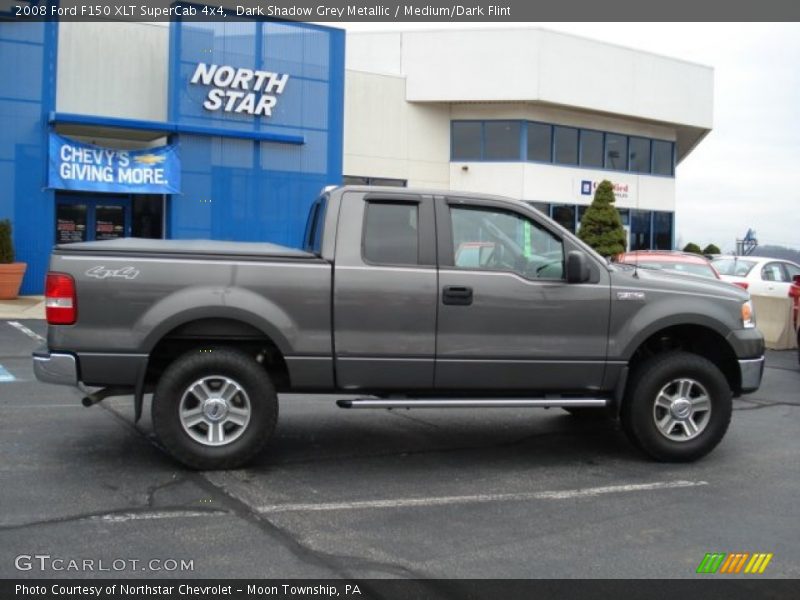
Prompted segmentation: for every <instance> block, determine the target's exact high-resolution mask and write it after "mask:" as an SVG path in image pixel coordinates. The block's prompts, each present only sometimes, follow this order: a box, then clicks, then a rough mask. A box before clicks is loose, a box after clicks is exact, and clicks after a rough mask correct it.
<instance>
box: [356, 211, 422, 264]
mask: <svg viewBox="0 0 800 600" xmlns="http://www.w3.org/2000/svg"><path fill="white" fill-rule="evenodd" d="M417 212H418V206H417V205H416V204H409V203H399V202H369V203H367V215H366V218H365V219H364V246H363V247H364V260H365V261H366V262H369V263H373V264H381V265H416V264H419V234H418V233H417V232H418V227H417V224H418V222H419V219H418V215H417Z"/></svg>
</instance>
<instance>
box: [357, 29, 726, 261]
mask: <svg viewBox="0 0 800 600" xmlns="http://www.w3.org/2000/svg"><path fill="white" fill-rule="evenodd" d="M712 108H713V69H711V68H710V67H706V66H703V65H697V64H693V63H688V62H685V61H682V60H676V59H672V58H667V57H663V56H658V55H654V54H651V53H647V52H641V51H637V50H633V49H630V48H624V47H621V46H616V45H613V44H607V43H602V42H597V41H593V40H588V39H585V38H580V37H576V36H572V35H567V34H562V33H556V32H552V31H547V30H542V29H537V28H519V29H486V30H472V29H471V30H452V29H447V30H441V31H417V32H386V33H351V34H348V37H347V52H346V76H345V129H344V176H345V182H348V183H372V184H384V185H385V184H389V185H408V186H425V187H433V188H439V189H445V190H447V189H452V190H464V191H475V192H485V193H493V194H502V195H505V196H510V197H513V198H517V199H521V200H525V201H528V202H531V203H533V204H534V205H535V206H536V207H537V208H539V209H540V210H542V211H544V212H546V213H547V214H549V215H550V216H552V217H553V218H554V219H555V220H556V221H558V222H559V223H561V224H562V225H563V226H565V227H566V228H567V229H570V230H572V231H576V230H577V228H578V225H579V223H580V219H581V217H582V216H583V213H584V211H585V208H586V207H587V206H588V205H589V204H590V203H591V200H592V197H593V193H594V188H595V187H596V186H597V184H598V183H599V182H600V181H602V180H604V179H608V180H610V181H611V182H612V183H613V184H614V187H615V192H616V197H617V207H618V209H619V210H620V215H621V217H622V220H623V223H624V224H625V226H626V229H627V230H628V233H629V248H630V249H646V248H654V249H671V248H672V247H673V245H674V237H675V230H674V212H675V167H676V165H677V164H678V163H680V161H681V160H683V159H684V158H685V157H686V156H687V155H688V154H689V153H690V152H691V151H692V150H693V149H694V148H695V146H696V145H697V144H698V143H699V142H700V141H701V140H702V139H703V138H704V137H705V136H706V135H707V134H708V133H709V131H710V130H711V126H712Z"/></svg>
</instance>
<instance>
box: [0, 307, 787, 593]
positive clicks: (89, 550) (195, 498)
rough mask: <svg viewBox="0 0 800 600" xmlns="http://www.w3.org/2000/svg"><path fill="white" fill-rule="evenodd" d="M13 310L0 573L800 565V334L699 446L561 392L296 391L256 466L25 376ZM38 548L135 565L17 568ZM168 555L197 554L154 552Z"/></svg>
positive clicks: (383, 573) (3, 389) (2, 325)
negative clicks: (630, 437) (415, 395)
mask: <svg viewBox="0 0 800 600" xmlns="http://www.w3.org/2000/svg"><path fill="white" fill-rule="evenodd" d="M21 324H22V325H24V326H26V327H27V328H28V329H29V330H31V331H29V332H25V331H24V330H21V329H18V328H15V327H12V326H11V325H9V323H8V322H7V321H0V365H2V368H0V456H1V457H2V461H0V577H20V576H22V577H37V578H38V577H73V576H74V577H92V576H100V577H107V576H110V575H112V576H113V575H118V576H125V577H154V576H156V577H163V576H170V577H181V576H186V577H207V578H211V577H259V578H269V577H314V578H317V577H319V578H327V577H420V578H445V577H447V578H450V577H454V578H455V577H459V578H470V577H475V578H511V577H514V578H531V577H572V578H578V577H581V578H594V577H601V578H602V577H633V578H637V577H658V578H662V577H679V578H683V577H693V576H695V569H696V568H697V566H698V564H699V563H700V561H701V560H702V559H703V557H704V555H705V553H707V552H770V553H774V558H773V559H772V561H771V563H770V564H769V566H768V568H767V570H766V572H765V573H764V575H762V577H792V578H795V577H800V519H799V518H798V515H800V510H798V505H799V504H800V434H799V432H800V368H798V364H797V355H796V353H795V352H781V353H776V352H773V353H770V354H769V355H768V358H767V369H766V374H765V379H764V383H763V386H762V388H761V390H760V391H759V392H758V393H757V394H754V395H751V396H746V397H745V398H744V399H740V400H736V401H735V410H736V412H735V413H734V419H733V423H732V425H731V429H730V430H729V433H728V435H727V437H726V438H725V440H724V441H723V442H722V444H721V445H720V446H719V447H718V448H717V449H716V450H715V451H714V452H713V453H712V454H711V455H710V456H708V457H707V458H705V459H704V460H702V461H700V462H698V463H695V464H689V465H664V464H658V463H653V462H650V461H648V460H646V459H645V458H643V457H642V456H641V455H639V454H638V453H637V452H636V451H635V450H634V449H633V448H632V447H631V446H630V445H629V444H628V442H627V441H626V439H625V437H624V436H623V434H622V432H621V431H619V429H618V427H617V426H616V425H615V424H613V423H585V422H579V421H576V420H575V419H573V418H572V417H570V416H568V415H567V414H566V413H564V412H562V411H560V410H555V409H553V410H542V409H527V410H516V409H495V410H491V411H475V410H473V411H469V410H450V411H446V410H428V411H423V410H418V411H391V412H387V411H369V410H364V411H350V412H348V411H344V410H342V409H338V408H336V406H335V405H334V403H333V401H332V400H330V399H322V398H315V397H310V396H286V397H282V398H281V405H280V411H281V414H280V419H279V424H278V429H277V432H276V436H275V438H274V439H273V440H272V442H271V443H270V444H269V446H268V449H267V451H266V452H264V453H263V455H261V456H260V457H259V458H258V459H257V460H256V462H255V463H254V464H252V465H251V466H250V467H248V468H246V469H241V470H236V471H228V472H215V473H196V472H191V471H187V470H185V469H183V468H181V467H180V466H178V465H177V464H176V463H174V462H173V461H172V460H171V459H169V458H168V457H167V456H166V455H165V454H164V453H163V452H162V451H161V450H160V449H159V448H158V445H157V443H156V442H155V441H154V440H153V438H152V436H151V433H150V431H151V430H150V423H149V420H148V419H147V418H144V419H143V420H142V422H141V423H139V424H138V425H134V424H133V422H132V421H133V418H132V416H133V409H132V402H131V401H130V399H127V398H112V399H109V400H107V401H105V402H104V403H102V404H101V405H98V406H95V407H92V408H89V409H87V408H83V407H82V406H81V405H80V394H79V392H78V391H77V390H71V389H68V388H61V387H57V386H48V385H44V384H39V383H37V382H36V381H34V378H33V373H32V370H31V365H30V358H29V356H30V351H31V350H32V349H33V348H34V347H36V346H37V345H38V342H37V340H35V339H34V338H33V337H32V334H38V335H44V328H45V325H44V323H43V322H42V321H34V320H30V321H23V322H21ZM31 332H32V333H31ZM148 410H149V408H148V407H146V412H147V411H148ZM36 554H40V555H41V554H46V555H50V556H51V557H52V558H61V559H64V560H65V561H69V560H72V559H74V560H78V561H83V560H86V559H89V560H96V561H97V560H99V559H103V560H104V561H106V562H105V566H106V567H109V565H110V564H111V561H113V560H116V559H123V560H125V561H127V562H126V563H125V568H124V569H123V570H121V571H120V572H114V571H111V572H108V571H98V570H96V569H97V566H98V565H97V563H95V570H93V571H77V572H76V571H55V570H53V569H51V568H45V569H44V570H41V569H40V568H39V565H38V564H35V563H34V564H33V565H32V568H31V570H29V571H18V570H17V568H16V567H15V562H19V561H16V560H15V559H16V557H17V556H19V555H36ZM153 559H156V560H161V561H164V562H162V563H156V564H154V565H150V563H149V561H151V560H153ZM169 559H172V560H176V561H180V560H181V559H184V560H192V561H193V570H192V571H180V570H176V571H163V570H162V571H158V572H153V570H149V569H150V566H152V568H153V569H154V570H156V569H158V568H165V567H164V566H160V565H164V564H168V565H171V564H172V563H167V562H166V561H168V560H169ZM133 560H137V561H140V562H139V563H136V566H135V567H134V566H132V565H133V563H132V562H131V561H133ZM64 564H68V563H66V562H65V563H64ZM120 564H121V563H117V565H120ZM143 565H147V566H143ZM23 566H24V563H23ZM143 569H144V570H143Z"/></svg>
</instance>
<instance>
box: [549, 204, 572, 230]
mask: <svg viewBox="0 0 800 600" xmlns="http://www.w3.org/2000/svg"><path fill="white" fill-rule="evenodd" d="M553 220H554V221H555V222H556V223H558V224H559V225H561V226H562V227H563V228H564V229H566V230H567V231H571V232H572V233H575V205H574V204H554V205H553Z"/></svg>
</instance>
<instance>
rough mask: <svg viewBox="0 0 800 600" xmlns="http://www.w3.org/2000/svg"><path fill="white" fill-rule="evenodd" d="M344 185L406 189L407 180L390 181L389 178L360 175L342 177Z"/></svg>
mask: <svg viewBox="0 0 800 600" xmlns="http://www.w3.org/2000/svg"><path fill="white" fill-rule="evenodd" d="M342 183H343V184H344V185H382V186H386V187H406V186H407V185H408V180H406V179H390V178H388V177H361V176H359V175H345V176H344V177H342Z"/></svg>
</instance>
